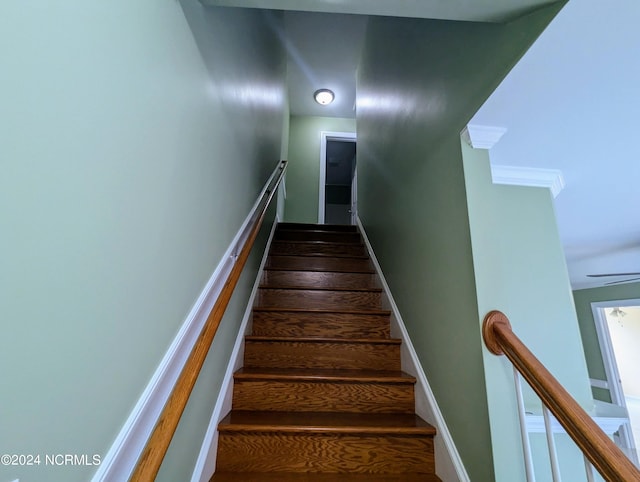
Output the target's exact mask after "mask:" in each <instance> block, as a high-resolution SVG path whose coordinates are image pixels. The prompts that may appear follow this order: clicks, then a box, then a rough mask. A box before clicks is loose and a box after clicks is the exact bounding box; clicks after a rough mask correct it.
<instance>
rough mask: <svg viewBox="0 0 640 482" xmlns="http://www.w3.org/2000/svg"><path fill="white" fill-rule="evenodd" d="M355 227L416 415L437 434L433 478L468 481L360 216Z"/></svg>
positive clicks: (448, 480) (444, 481) (447, 481)
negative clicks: (408, 378) (411, 381)
mask: <svg viewBox="0 0 640 482" xmlns="http://www.w3.org/2000/svg"><path fill="white" fill-rule="evenodd" d="M357 225H358V227H359V228H360V232H361V233H362V238H363V239H364V242H365V245H366V247H367V251H368V253H369V256H370V257H371V261H372V262H373V265H374V266H375V269H376V272H377V274H378V276H379V278H380V283H381V284H382V288H383V290H384V293H385V295H386V301H387V303H388V304H389V308H390V309H391V313H392V316H391V332H392V335H393V336H394V337H397V338H401V339H402V344H401V345H400V346H401V356H402V369H403V370H404V371H405V372H407V373H409V374H410V375H413V376H414V377H416V380H417V381H416V385H415V398H416V413H417V414H418V415H419V416H420V417H422V418H423V419H424V420H426V421H427V422H429V423H430V424H432V425H434V426H435V427H436V431H437V433H436V436H435V440H434V448H435V458H436V475H438V477H440V478H441V479H442V480H443V482H454V481H460V482H470V479H469V476H468V475H467V471H466V469H465V468H464V464H463V463H462V459H461V458H460V454H459V453H458V450H457V449H456V446H455V444H454V442H453V438H452V437H451V433H450V432H449V429H448V427H447V424H446V422H445V420H444V417H443V416H442V412H440V408H439V407H438V402H437V401H436V398H435V396H434V394H433V391H432V390H431V386H430V385H429V381H428V380H427V376H426V375H425V373H424V370H423V369H422V365H420V361H419V359H418V355H417V353H416V351H415V349H414V347H413V344H412V343H411V339H410V338H409V333H408V332H407V328H406V327H405V324H404V321H403V320H402V316H401V315H400V311H399V310H398V306H397V305H396V303H395V301H394V299H393V296H392V295H391V290H390V289H389V285H388V284H387V281H386V280H385V278H384V274H383V273H382V269H381V267H380V264H379V263H378V260H377V259H376V256H375V254H374V252H373V248H372V247H371V243H370V242H369V238H368V237H367V233H366V232H365V230H364V226H363V225H362V222H361V221H360V218H359V217H358V218H357Z"/></svg>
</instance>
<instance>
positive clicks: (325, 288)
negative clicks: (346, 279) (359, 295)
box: [258, 283, 382, 293]
mask: <svg viewBox="0 0 640 482" xmlns="http://www.w3.org/2000/svg"><path fill="white" fill-rule="evenodd" d="M258 288H260V289H262V290H305V291H357V292H371V293H382V288H366V287H365V288H357V287H346V286H345V287H336V286H331V287H329V286H296V285H286V284H279V285H276V284H272V283H267V284H261V285H260V286H258Z"/></svg>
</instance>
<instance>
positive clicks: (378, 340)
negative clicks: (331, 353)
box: [245, 335, 402, 345]
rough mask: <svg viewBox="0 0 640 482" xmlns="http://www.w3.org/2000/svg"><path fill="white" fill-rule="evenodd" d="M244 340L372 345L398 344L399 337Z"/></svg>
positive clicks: (286, 337) (250, 337) (252, 337)
mask: <svg viewBox="0 0 640 482" xmlns="http://www.w3.org/2000/svg"><path fill="white" fill-rule="evenodd" d="M245 341H258V342H271V341H273V342H285V343H352V344H373V345H400V344H401V343H402V340H401V339H400V338H329V337H321V336H313V337H299V336H257V335H247V336H245Z"/></svg>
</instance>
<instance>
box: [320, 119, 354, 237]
mask: <svg viewBox="0 0 640 482" xmlns="http://www.w3.org/2000/svg"><path fill="white" fill-rule="evenodd" d="M327 141H345V142H357V140H356V133H355V132H333V131H321V132H320V180H319V184H318V224H324V185H325V182H326V181H327V162H326V157H327Z"/></svg>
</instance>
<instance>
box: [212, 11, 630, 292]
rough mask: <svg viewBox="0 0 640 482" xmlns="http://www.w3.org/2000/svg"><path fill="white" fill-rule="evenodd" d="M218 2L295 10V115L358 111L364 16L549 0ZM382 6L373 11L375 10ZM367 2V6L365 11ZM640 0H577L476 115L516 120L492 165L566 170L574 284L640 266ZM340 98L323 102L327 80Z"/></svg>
mask: <svg viewBox="0 0 640 482" xmlns="http://www.w3.org/2000/svg"><path fill="white" fill-rule="evenodd" d="M202 2H203V3H204V4H209V5H234V6H244V7H257V6H259V7H262V8H275V9H284V10H287V9H290V8H296V9H297V10H315V11H316V12H325V11H333V12H341V13H343V14H330V13H311V12H308V11H307V12H301V11H286V12H285V17H284V24H285V35H284V38H285V45H286V48H287V50H288V53H289V62H288V76H289V86H290V93H289V96H290V98H289V102H290V108H291V113H292V114H293V115H313V116H323V115H324V116H331V117H355V111H354V109H355V107H354V106H355V77H356V70H357V65H358V59H359V55H360V49H361V46H362V43H363V38H364V33H365V29H366V18H367V17H366V16H365V15H348V14H344V13H372V14H385V13H386V14H392V15H396V16H417V17H425V18H436V19H448V20H475V21H477V20H483V21H495V20H498V19H505V18H513V17H515V16H517V15H519V14H520V13H522V12H523V11H528V10H530V9H531V8H532V7H534V6H536V5H537V6H541V5H545V4H547V3H550V2H548V1H544V0H539V1H534V0H517V1H516V0H500V1H498V0H477V1H475V2H469V1H468V0H449V1H446V2H443V1H441V0H405V1H402V2H401V1H399V0H384V1H382V0H381V1H379V2H375V5H376V6H375V7H370V6H368V5H370V4H371V2H370V0H202ZM372 8H373V11H372ZM367 9H368V10H367ZM638 18H640V3H638V2H637V0H618V1H617V2H616V3H615V8H612V5H611V4H610V3H606V2H601V1H600V0H570V1H569V2H568V4H567V5H565V7H564V8H563V9H562V10H561V11H560V13H559V14H558V16H557V17H556V18H555V19H554V20H553V21H552V23H551V24H550V25H549V27H548V28H547V29H546V30H545V31H544V32H543V34H542V35H541V36H540V38H539V39H538V40H537V41H536V43H535V44H534V45H533V46H532V48H531V49H530V50H529V51H528V52H527V53H526V54H525V56H524V57H523V58H522V60H521V61H520V62H519V63H518V64H517V65H516V67H515V68H514V69H513V70H512V71H511V73H510V74H509V75H508V76H507V78H506V79H505V80H504V81H503V82H502V84H501V85H500V86H499V87H498V88H497V89H496V91H495V92H494V93H493V94H492V95H491V97H490V98H489V99H488V100H487V102H486V103H485V104H484V105H483V106H482V107H481V108H480V110H479V111H478V112H477V114H476V115H475V116H474V118H473V119H472V121H471V122H470V123H472V124H478V125H483V126H492V127H504V128H506V129H507V132H506V134H505V135H504V136H503V137H502V139H501V140H500V141H499V142H498V143H497V144H496V145H495V146H494V147H493V148H492V149H491V162H492V164H494V165H506V166H519V167H530V168H544V169H558V170H560V171H561V172H562V175H563V178H564V182H565V188H564V190H563V191H562V192H560V194H559V195H558V196H557V197H556V198H555V208H556V213H557V219H558V225H559V231H560V236H561V241H562V244H563V246H564V250H565V255H566V260H567V266H568V270H569V275H570V279H571V284H572V286H573V288H574V289H580V288H586V287H593V286H602V285H604V284H605V283H607V282H617V281H620V280H625V279H627V278H634V277H635V278H637V277H638V276H628V277H607V278H589V277H587V276H586V275H587V274H600V273H626V272H637V271H640V222H639V215H638V213H639V212H640V189H639V185H640V154H638V153H637V152H636V150H635V149H634V148H633V146H634V144H633V142H634V141H633V139H634V138H635V137H636V136H637V135H638V133H639V132H640V129H639V128H638V126H637V123H636V119H635V117H636V116H637V113H638V112H640V95H638V93H637V89H638V86H640V61H638V58H640V33H639V32H640V31H638V29H637V19H638ZM325 87H326V88H330V89H332V90H334V92H335V93H336V101H335V102H334V103H333V104H332V105H330V106H319V105H317V104H316V103H315V102H314V101H313V98H312V95H313V92H314V91H315V90H316V89H318V88H325Z"/></svg>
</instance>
